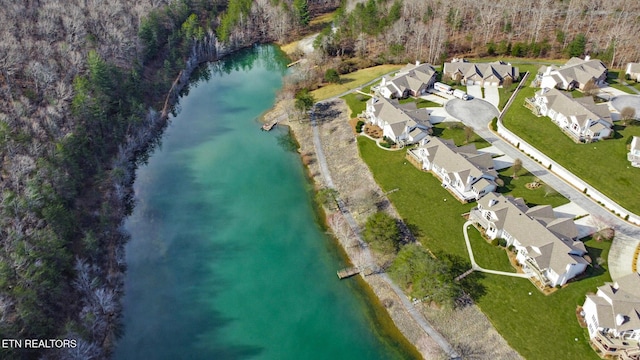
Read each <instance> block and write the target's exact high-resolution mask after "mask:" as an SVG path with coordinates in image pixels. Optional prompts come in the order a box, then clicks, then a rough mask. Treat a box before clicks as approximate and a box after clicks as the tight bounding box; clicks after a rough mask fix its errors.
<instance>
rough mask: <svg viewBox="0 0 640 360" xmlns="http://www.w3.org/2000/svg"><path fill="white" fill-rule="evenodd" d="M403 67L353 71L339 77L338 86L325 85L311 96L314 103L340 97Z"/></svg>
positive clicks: (389, 66)
mask: <svg viewBox="0 0 640 360" xmlns="http://www.w3.org/2000/svg"><path fill="white" fill-rule="evenodd" d="M403 66H404V65H378V66H374V67H370V68H366V69H362V70H358V71H354V72H352V73H350V74H345V75H342V76H341V77H340V83H339V84H329V85H325V86H323V87H321V88H319V89H316V90H313V91H312V92H311V94H312V95H313V97H314V98H315V99H316V101H320V100H325V99H328V98H331V97H334V96H336V95H340V94H342V93H344V92H347V91H349V90H352V89H355V88H357V87H358V86H362V85H364V84H366V83H368V82H369V81H371V80H374V79H376V78H378V77H380V76H382V75H385V74H387V73H390V72H393V71H395V70H399V69H400V68H402V67H403Z"/></svg>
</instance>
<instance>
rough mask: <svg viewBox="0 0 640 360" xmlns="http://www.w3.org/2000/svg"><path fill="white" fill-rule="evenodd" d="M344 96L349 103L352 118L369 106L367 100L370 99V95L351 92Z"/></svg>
mask: <svg viewBox="0 0 640 360" xmlns="http://www.w3.org/2000/svg"><path fill="white" fill-rule="evenodd" d="M342 98H343V99H344V101H346V102H347V105H349V109H350V110H351V117H352V118H354V117H357V116H358V114H360V113H361V112H363V111H364V110H365V109H366V108H367V101H368V100H369V99H370V97H368V96H366V95H362V94H358V93H350V94H347V95H345V96H343V97H342Z"/></svg>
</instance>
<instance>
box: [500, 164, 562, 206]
mask: <svg viewBox="0 0 640 360" xmlns="http://www.w3.org/2000/svg"><path fill="white" fill-rule="evenodd" d="M512 175H513V171H512V170H511V168H507V169H503V170H500V171H499V172H498V176H500V179H502V181H504V186H502V187H500V188H499V189H498V192H499V193H502V194H507V193H508V194H509V195H511V196H513V197H521V198H523V199H525V200H526V201H527V206H529V207H533V206H536V205H551V206H553V207H557V206H560V205H564V204H568V203H569V199H567V198H565V197H564V196H562V195H560V194H559V193H558V192H556V191H555V190H553V188H549V187H547V186H546V185H545V184H544V183H542V182H541V185H540V187H538V188H537V189H527V187H526V186H525V185H526V184H528V183H532V182H534V181H536V180H537V178H536V177H535V176H534V175H532V174H531V173H530V172H528V171H526V170H524V169H523V170H520V172H519V173H518V177H517V178H513V177H512Z"/></svg>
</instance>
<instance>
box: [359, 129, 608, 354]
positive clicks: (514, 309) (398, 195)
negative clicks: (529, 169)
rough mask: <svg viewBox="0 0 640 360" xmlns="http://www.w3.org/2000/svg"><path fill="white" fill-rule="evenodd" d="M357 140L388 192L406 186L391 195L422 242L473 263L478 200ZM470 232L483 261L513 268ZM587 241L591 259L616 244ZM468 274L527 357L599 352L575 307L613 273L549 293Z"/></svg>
mask: <svg viewBox="0 0 640 360" xmlns="http://www.w3.org/2000/svg"><path fill="white" fill-rule="evenodd" d="M358 146H359V149H360V155H361V156H362V158H363V159H364V161H365V162H366V163H367V164H368V166H369V168H370V169H371V171H372V173H373V175H374V178H375V179H376V181H377V182H378V184H379V185H380V186H381V187H382V189H383V191H389V190H391V189H396V188H398V189H400V190H399V191H396V192H393V193H391V194H389V195H388V196H389V198H390V200H391V201H392V202H393V204H394V205H395V207H396V209H397V210H398V212H399V213H400V215H401V216H402V218H403V219H404V220H405V221H406V222H407V223H408V224H410V225H411V226H413V227H414V228H415V229H417V230H418V231H417V234H418V239H419V241H420V242H421V243H422V244H423V245H424V246H425V247H427V248H429V249H430V250H431V251H432V252H433V253H435V254H436V256H439V255H444V254H446V255H450V256H454V257H459V258H460V259H464V262H465V263H467V265H469V261H468V255H467V251H466V247H465V244H464V237H463V233H462V226H463V224H464V222H465V219H464V218H463V217H462V216H461V215H462V214H463V213H466V212H468V211H469V210H470V209H471V208H472V207H474V204H461V203H459V202H458V201H457V200H456V199H455V198H454V197H453V196H452V195H450V194H449V193H448V192H447V191H446V190H445V189H443V188H442V186H441V185H440V182H439V181H438V180H437V179H436V178H435V177H434V176H433V175H432V174H430V173H426V172H422V171H419V170H418V169H416V168H415V167H413V166H412V165H411V164H409V163H408V162H407V161H406V160H405V158H404V157H405V152H404V151H398V152H388V151H383V150H381V149H378V148H377V147H376V145H375V144H374V143H373V142H372V141H371V140H369V139H366V138H364V137H359V138H358ZM520 178H524V176H521V177H520ZM516 188H517V187H516ZM515 191H516V190H515V189H514V190H513V192H515ZM525 200H526V201H530V202H531V200H529V199H527V197H525ZM537 201H538V200H535V201H534V202H537ZM469 235H470V241H471V243H472V247H473V250H474V254H475V257H476V261H477V262H478V264H480V265H481V266H483V267H487V268H491V269H496V270H504V271H513V269H511V267H510V265H509V264H508V262H507V257H506V254H505V252H504V250H501V249H500V248H498V247H495V246H493V245H490V244H488V243H487V242H486V241H484V240H483V239H481V238H480V235H479V233H478V232H477V231H476V230H473V229H470V231H469ZM585 244H586V245H587V248H588V250H589V251H590V255H591V257H592V259H594V260H595V259H597V258H599V257H600V258H603V259H606V258H607V252H608V249H609V246H610V243H608V242H595V241H594V240H589V241H587V242H586V243H585ZM605 266H606V265H605ZM469 277H470V278H472V279H475V281H477V285H478V286H479V289H478V288H476V290H475V291H474V293H475V294H476V295H475V301H476V303H477V304H478V305H479V306H480V307H481V309H482V311H483V312H484V313H485V314H486V315H487V316H488V317H489V319H490V320H491V322H492V323H493V324H494V326H495V327H496V328H497V330H498V331H499V332H500V334H502V335H503V337H504V338H505V339H506V340H507V341H508V342H509V344H510V345H511V346H512V347H513V348H514V349H516V351H518V352H519V353H520V354H521V355H522V356H523V357H525V358H526V359H529V360H531V359H545V360H546V359H576V360H578V359H580V360H582V359H598V357H597V356H596V354H595V352H594V351H593V350H591V348H590V347H589V345H588V335H587V332H586V330H585V329H582V328H580V326H579V325H578V322H577V320H576V316H575V310H576V306H577V305H581V304H582V303H583V302H584V299H585V294H586V293H587V292H590V291H591V292H594V291H595V290H596V287H598V286H601V285H602V284H603V283H604V282H605V281H610V280H611V279H610V277H609V274H608V272H605V271H604V270H603V269H600V271H592V269H590V273H589V274H588V277H587V278H585V279H583V280H580V281H577V282H574V283H571V284H569V285H568V286H567V287H566V288H564V289H560V290H559V291H556V292H554V293H553V294H551V295H548V296H545V295H543V294H542V293H540V292H539V291H538V290H537V289H536V288H535V287H534V285H533V284H532V283H531V282H529V281H528V280H525V279H519V278H511V277H505V276H498V275H491V274H482V275H479V274H477V273H474V274H472V275H470V276H469ZM529 293H531V295H529ZM576 338H577V339H578V340H577V341H576V340H575V339H576Z"/></svg>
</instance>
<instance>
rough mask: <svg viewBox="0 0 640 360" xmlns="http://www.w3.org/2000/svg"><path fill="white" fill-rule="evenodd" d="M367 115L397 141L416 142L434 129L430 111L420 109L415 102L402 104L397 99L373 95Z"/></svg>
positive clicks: (368, 102) (368, 104) (385, 133)
mask: <svg viewBox="0 0 640 360" xmlns="http://www.w3.org/2000/svg"><path fill="white" fill-rule="evenodd" d="M365 116H366V117H367V119H368V120H369V122H371V123H372V124H374V125H377V126H379V127H380V128H382V132H383V135H384V136H386V137H388V138H389V139H391V140H393V141H394V142H396V143H401V144H414V143H417V142H419V141H420V140H422V139H424V138H425V137H426V136H427V135H428V134H430V133H431V131H432V130H431V127H432V126H431V123H430V122H429V119H430V117H429V112H428V111H427V109H418V108H417V106H416V103H414V102H409V103H406V104H400V103H398V101H397V100H387V99H385V98H382V97H372V98H371V99H369V101H367V107H366V110H365Z"/></svg>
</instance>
